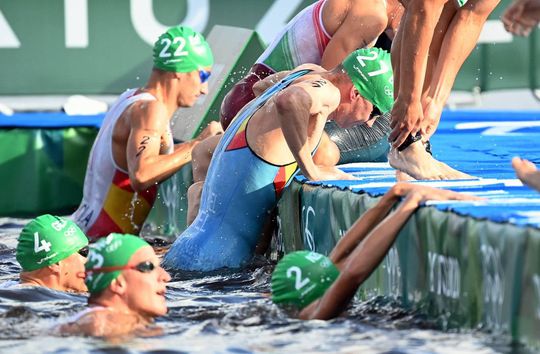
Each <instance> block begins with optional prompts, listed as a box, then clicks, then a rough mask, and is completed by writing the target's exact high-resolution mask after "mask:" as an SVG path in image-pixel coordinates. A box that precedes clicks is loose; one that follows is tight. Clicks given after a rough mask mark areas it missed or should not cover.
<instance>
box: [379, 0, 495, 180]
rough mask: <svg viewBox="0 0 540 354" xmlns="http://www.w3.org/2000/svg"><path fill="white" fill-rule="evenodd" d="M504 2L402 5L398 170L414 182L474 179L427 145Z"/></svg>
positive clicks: (444, 0) (395, 140)
mask: <svg viewBox="0 0 540 354" xmlns="http://www.w3.org/2000/svg"><path fill="white" fill-rule="evenodd" d="M499 1H500V0H468V1H466V0H457V1H454V0H450V1H448V0H402V1H401V2H402V4H403V5H404V7H405V14H404V15H403V19H402V23H401V25H400V27H399V30H398V33H397V34H396V38H395V39H394V42H393V43H392V63H393V65H394V72H395V77H394V83H395V95H396V102H395V104H394V107H393V109H392V118H391V127H392V128H393V130H392V133H391V134H390V137H389V140H390V141H391V142H392V145H393V149H392V150H391V151H390V154H389V156H388V161H389V163H390V165H391V166H392V167H394V168H396V169H397V170H401V171H403V172H405V173H407V174H408V175H410V176H411V177H412V178H414V179H461V178H471V176H469V175H466V174H464V173H462V172H460V171H457V170H455V169H453V168H451V167H450V166H448V165H446V164H444V163H442V162H440V161H437V160H436V159H434V158H433V157H432V156H431V154H430V153H429V152H428V151H426V150H427V149H426V148H425V147H424V146H423V144H425V143H426V142H427V141H428V139H429V138H430V137H431V135H433V134H434V132H435V130H436V129H437V126H438V124H439V121H440V117H441V113H442V110H443V107H444V105H445V103H446V100H447V99H448V96H449V95H450V92H451V89H452V86H453V84H454V81H455V78H456V76H457V74H458V72H459V69H460V68H461V66H462V65H463V63H464V61H465V59H467V57H468V56H469V54H470V53H471V51H472V50H473V49H474V47H475V46H476V42H477V40H478V37H479V36H480V32H481V30H482V27H483V25H484V23H485V22H486V20H487V18H488V16H489V14H490V13H491V12H492V11H493V9H494V8H495V7H496V6H497V4H498V3H499Z"/></svg>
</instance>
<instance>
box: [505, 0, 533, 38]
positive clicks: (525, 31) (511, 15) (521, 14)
mask: <svg viewBox="0 0 540 354" xmlns="http://www.w3.org/2000/svg"><path fill="white" fill-rule="evenodd" d="M501 19H502V21H503V23H504V28H505V29H506V30H507V31H508V32H510V33H512V34H515V35H518V36H528V35H529V34H530V33H531V31H532V30H533V29H534V27H535V26H536V25H538V23H539V22H540V0H514V2H512V4H510V5H509V6H508V7H507V8H506V10H505V11H504V13H503V15H502V17H501Z"/></svg>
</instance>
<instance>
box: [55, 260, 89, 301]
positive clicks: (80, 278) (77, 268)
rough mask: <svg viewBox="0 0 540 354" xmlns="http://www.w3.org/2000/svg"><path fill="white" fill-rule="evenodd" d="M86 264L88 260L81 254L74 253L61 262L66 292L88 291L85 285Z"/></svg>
mask: <svg viewBox="0 0 540 354" xmlns="http://www.w3.org/2000/svg"><path fill="white" fill-rule="evenodd" d="M84 263H86V258H85V257H83V256H81V255H80V254H79V253H74V254H72V255H71V256H69V257H67V258H65V259H63V260H61V261H60V262H59V264H60V268H61V269H60V276H61V279H62V280H61V281H62V285H63V286H64V288H65V289H66V290H71V291H76V292H84V291H87V289H86V284H85V283H84Z"/></svg>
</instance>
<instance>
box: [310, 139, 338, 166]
mask: <svg viewBox="0 0 540 354" xmlns="http://www.w3.org/2000/svg"><path fill="white" fill-rule="evenodd" d="M339 157H340V152H339V148H338V147H337V145H336V144H335V143H334V142H333V141H331V140H330V139H328V141H327V142H326V143H325V144H321V146H320V147H319V149H317V152H316V153H315V156H313V162H315V164H316V165H318V166H335V165H337V163H338V162H339Z"/></svg>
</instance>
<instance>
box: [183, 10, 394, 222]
mask: <svg viewBox="0 0 540 354" xmlns="http://www.w3.org/2000/svg"><path fill="white" fill-rule="evenodd" d="M403 11H404V10H403V6H401V4H400V3H399V1H398V0H366V1H355V0H319V1H316V2H315V3H313V4H312V5H310V6H308V7H306V8H305V9H304V10H302V11H301V12H300V13H299V14H298V15H297V16H295V17H294V18H293V19H292V20H291V21H289V23H287V25H286V26H285V28H284V29H283V30H282V31H281V32H280V33H279V34H278V35H277V36H276V38H274V40H273V41H272V42H271V43H270V45H269V46H268V47H267V49H266V50H265V51H264V52H263V53H262V54H261V56H260V57H259V58H258V59H257V60H256V61H255V64H254V65H253V66H252V67H251V70H250V72H249V73H248V74H247V75H246V77H244V78H243V79H242V80H240V81H239V82H238V83H236V84H235V85H234V86H233V88H232V89H231V90H230V91H229V92H228V93H227V95H226V96H225V98H224V99H223V102H222V104H221V110H220V121H221V124H222V126H223V128H224V129H226V128H227V127H228V126H229V124H230V122H231V121H232V119H233V118H234V117H235V116H236V114H237V113H238V111H240V109H241V108H242V107H244V106H245V105H246V104H247V103H248V102H250V101H251V100H252V99H254V98H255V97H256V96H257V95H258V94H257V92H254V91H255V90H254V86H255V85H256V84H257V83H259V82H261V81H262V80H264V79H265V78H266V77H268V76H270V75H272V74H275V73H278V72H288V71H291V70H294V69H295V68H296V67H298V66H300V65H302V64H316V65H320V66H322V67H323V68H324V69H327V70H331V69H333V68H334V67H336V66H337V65H339V64H340V63H341V62H342V61H343V60H344V59H345V57H346V56H347V55H349V54H350V53H351V52H352V51H354V50H356V49H358V48H364V47H372V46H373V45H374V44H375V42H376V40H377V38H378V37H379V36H380V35H381V34H383V33H385V34H386V35H387V36H388V37H389V38H390V39H392V38H394V35H395V33H396V32H397V29H398V26H399V22H400V20H401V16H402V14H403ZM366 60H369V58H366ZM269 82H270V81H269ZM275 82H276V81H274V82H272V83H271V84H274V83H275ZM259 92H260V90H259ZM373 123H374V120H373V119H372V120H368V121H367V122H365V124H366V125H368V126H370V127H371V126H372V125H373ZM377 128H378V127H377ZM351 129H355V127H352V128H351ZM375 130H376V129H375ZM339 132H341V133H342V134H344V133H346V132H347V131H346V130H345V129H339V128H334V129H333V131H332V132H330V134H332V135H333V134H336V135H337V134H338V133H339ZM380 135H381V137H379V136H378V135H375V136H374V139H377V140H382V139H384V142H381V145H382V144H383V143H384V148H383V149H381V148H379V149H378V150H382V151H380V152H379V151H377V153H379V154H381V155H383V156H386V151H387V143H386V136H387V131H383V132H380ZM353 136H354V134H353ZM332 138H333V139H334V140H340V139H339V137H334V136H329V135H328V134H327V133H323V136H322V139H321V144H320V148H319V149H317V151H316V153H315V156H314V161H315V163H316V164H318V165H322V166H335V165H336V164H337V163H338V162H339V160H340V157H341V156H340V148H339V146H338V144H336V143H335V142H334V141H333V140H331V139H332ZM336 138H337V139H336ZM219 139H220V137H219V136H217V137H211V138H209V139H207V140H205V141H203V142H202V143H201V144H200V145H198V146H196V147H195V148H194V149H193V181H194V183H195V184H196V186H198V187H196V188H194V189H192V190H191V193H189V194H188V201H189V212H188V225H189V224H191V222H192V221H193V219H194V218H195V216H196V215H197V212H198V206H199V202H200V191H201V190H202V183H203V182H204V180H205V178H206V175H207V172H208V166H209V165H210V160H211V158H212V154H213V151H214V149H215V148H216V146H217V144H218V143H219ZM352 140H353V141H355V139H352ZM360 146H362V145H360ZM362 148H364V149H365V150H368V147H366V146H362Z"/></svg>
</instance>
